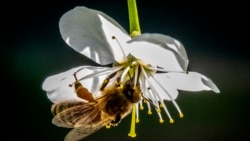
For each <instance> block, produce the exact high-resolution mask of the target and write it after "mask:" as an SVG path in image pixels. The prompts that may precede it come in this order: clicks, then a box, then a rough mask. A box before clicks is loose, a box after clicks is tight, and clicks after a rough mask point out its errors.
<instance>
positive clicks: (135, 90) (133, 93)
mask: <svg viewBox="0 0 250 141" xmlns="http://www.w3.org/2000/svg"><path fill="white" fill-rule="evenodd" d="M123 94H124V95H125V96H126V97H127V99H128V100H129V101H130V102H132V103H137V102H139V101H140V100H141V91H140V88H139V87H138V86H133V84H132V83H131V82H130V81H127V82H126V83H125V85H124V88H123Z"/></svg>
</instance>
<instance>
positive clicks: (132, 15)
mask: <svg viewBox="0 0 250 141" xmlns="http://www.w3.org/2000/svg"><path fill="white" fill-rule="evenodd" d="M128 14H129V32H130V36H131V37H134V36H138V35H141V29H140V24H139V18H138V12H137V6H136V0H128Z"/></svg>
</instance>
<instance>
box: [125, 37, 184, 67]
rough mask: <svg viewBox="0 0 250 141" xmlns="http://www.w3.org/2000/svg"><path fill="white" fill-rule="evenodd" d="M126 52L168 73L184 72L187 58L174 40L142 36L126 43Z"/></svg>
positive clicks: (179, 44)
mask: <svg viewBox="0 0 250 141" xmlns="http://www.w3.org/2000/svg"><path fill="white" fill-rule="evenodd" d="M124 49H125V51H126V52H129V53H131V54H132V55H133V56H135V57H136V58H138V59H141V60H143V61H144V62H145V63H149V64H151V65H153V66H158V67H161V68H164V69H165V70H169V71H186V69H187V66H188V58H187V54H186V51H185V48H184V47H183V45H182V44H181V43H180V42H179V41H178V40H176V39H174V38H172V37H169V36H165V35H160V34H142V35H141V36H138V37H135V38H133V39H132V40H131V41H129V42H128V46H126V47H125V48H124Z"/></svg>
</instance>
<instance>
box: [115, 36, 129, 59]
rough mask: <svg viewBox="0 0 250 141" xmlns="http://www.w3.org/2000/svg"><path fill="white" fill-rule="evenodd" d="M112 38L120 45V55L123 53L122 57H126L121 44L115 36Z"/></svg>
mask: <svg viewBox="0 0 250 141" xmlns="http://www.w3.org/2000/svg"><path fill="white" fill-rule="evenodd" d="M112 39H113V40H115V41H116V43H117V44H118V46H119V47H120V49H121V51H122V55H123V57H124V58H127V57H126V54H125V51H124V50H123V48H122V46H121V44H120V42H119V41H118V40H117V39H116V37H115V36H112Z"/></svg>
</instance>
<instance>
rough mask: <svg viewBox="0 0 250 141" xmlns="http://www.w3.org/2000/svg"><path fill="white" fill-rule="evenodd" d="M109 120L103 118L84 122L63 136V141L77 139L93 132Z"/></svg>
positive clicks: (75, 140)
mask: <svg viewBox="0 0 250 141" xmlns="http://www.w3.org/2000/svg"><path fill="white" fill-rule="evenodd" d="M110 122H111V119H103V120H101V121H97V122H95V123H91V124H85V125H82V126H81V127H77V128H74V129H72V130H71V131H70V132H69V133H68V134H67V135H66V136H65V138H64V141H79V140H81V139H83V138H85V137H87V136H89V135H91V134H93V133H95V132H96V131H98V130H99V129H101V128H102V127H104V126H105V125H107V124H108V123H110Z"/></svg>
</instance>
